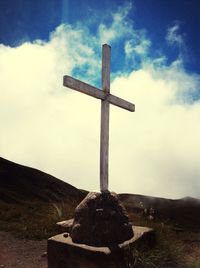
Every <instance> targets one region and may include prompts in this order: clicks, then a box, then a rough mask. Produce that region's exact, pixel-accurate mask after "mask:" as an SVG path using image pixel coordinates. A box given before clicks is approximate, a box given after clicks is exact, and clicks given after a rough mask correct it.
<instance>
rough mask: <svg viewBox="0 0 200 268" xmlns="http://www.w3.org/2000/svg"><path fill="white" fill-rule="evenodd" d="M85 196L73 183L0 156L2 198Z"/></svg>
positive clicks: (20, 200) (48, 198)
mask: <svg viewBox="0 0 200 268" xmlns="http://www.w3.org/2000/svg"><path fill="white" fill-rule="evenodd" d="M69 197H71V198H83V197H84V194H83V193H82V192H81V191H80V190H78V189H77V188H75V187H73V186H72V185H70V184H68V183H66V182H63V181H61V180H59V179H57V178H55V177H53V176H51V175H49V174H46V173H44V172H42V171H39V170H37V169H34V168H30V167H26V166H22V165H19V164H16V163H13V162H11V161H8V160H6V159H3V158H1V157H0V200H1V201H5V202H8V203H13V202H23V200H27V199H28V200H36V199H37V200H40V201H47V202H48V201H61V200H63V199H66V198H69Z"/></svg>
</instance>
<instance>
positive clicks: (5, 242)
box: [0, 231, 47, 268]
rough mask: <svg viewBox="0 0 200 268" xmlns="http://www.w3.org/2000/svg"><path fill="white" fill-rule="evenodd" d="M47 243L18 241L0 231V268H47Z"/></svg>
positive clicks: (43, 241)
mask: <svg viewBox="0 0 200 268" xmlns="http://www.w3.org/2000/svg"><path fill="white" fill-rule="evenodd" d="M46 247H47V241H46V240H42V241H33V240H25V239H18V238H16V237H15V236H13V235H12V234H10V233H7V232H3V231H0V268H14V267H15V268H47V257H46V251H47V248H46Z"/></svg>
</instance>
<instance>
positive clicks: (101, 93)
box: [63, 44, 135, 192]
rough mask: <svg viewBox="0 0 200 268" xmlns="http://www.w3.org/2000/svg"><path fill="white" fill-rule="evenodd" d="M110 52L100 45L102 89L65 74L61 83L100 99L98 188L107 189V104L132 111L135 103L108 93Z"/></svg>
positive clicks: (108, 48) (106, 46) (107, 48)
mask: <svg viewBox="0 0 200 268" xmlns="http://www.w3.org/2000/svg"><path fill="white" fill-rule="evenodd" d="M110 53H111V48H110V46H108V45H107V44H104V45H103V47H102V90H100V89H98V88H96V87H94V86H91V85H89V84H87V83H84V82H82V81H80V80H78V79H75V78H73V77H70V76H68V75H65V76H64V77H63V85H64V86H66V87H69V88H71V89H74V90H77V91H79V92H81V93H84V94H87V95H89V96H92V97H95V98H97V99H100V100H101V133H100V189H101V191H102V192H105V191H108V155H109V106H110V103H111V104H113V105H115V106H118V107H120V108H123V109H125V110H128V111H131V112H134V111H135V105H134V104H132V103H130V102H128V101H126V100H123V99H121V98H119V97H116V96H114V95H112V94H110Z"/></svg>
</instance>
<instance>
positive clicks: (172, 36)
mask: <svg viewBox="0 0 200 268" xmlns="http://www.w3.org/2000/svg"><path fill="white" fill-rule="evenodd" d="M166 40H167V41H168V43H169V44H170V45H175V46H178V47H181V46H183V45H184V36H183V35H182V34H181V33H180V23H179V22H177V21H176V22H174V24H173V26H171V27H169V28H168V30H167V35H166Z"/></svg>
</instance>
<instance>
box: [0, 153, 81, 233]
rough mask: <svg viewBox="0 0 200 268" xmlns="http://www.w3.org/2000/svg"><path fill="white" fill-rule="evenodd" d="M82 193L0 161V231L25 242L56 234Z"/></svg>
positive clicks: (41, 173) (46, 175)
mask: <svg viewBox="0 0 200 268" xmlns="http://www.w3.org/2000/svg"><path fill="white" fill-rule="evenodd" d="M85 194H86V192H85V191H81V190H79V189H77V188H75V187H73V186H72V185H70V184H68V183H65V182H63V181H61V180H59V179H57V178H55V177H53V176H51V175H49V174H46V173H44V172H42V171H39V170H37V169H34V168H30V167H26V166H22V165H19V164H16V163H13V162H11V161H8V160H6V159H3V158H0V230H6V231H12V232H14V233H15V234H18V235H20V236H24V237H29V238H46V237H48V236H51V235H53V234H54V233H56V229H55V223H56V222H57V221H60V220H64V219H67V218H71V217H73V213H74V209H75V207H76V206H77V205H78V204H79V203H80V201H81V200H82V199H83V198H84V197H85Z"/></svg>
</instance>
